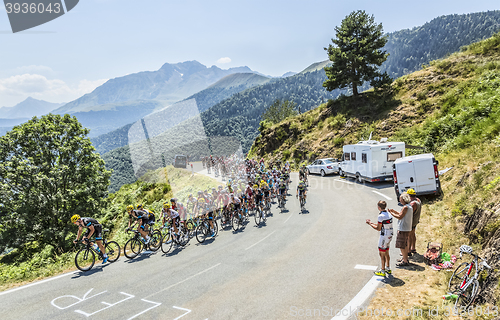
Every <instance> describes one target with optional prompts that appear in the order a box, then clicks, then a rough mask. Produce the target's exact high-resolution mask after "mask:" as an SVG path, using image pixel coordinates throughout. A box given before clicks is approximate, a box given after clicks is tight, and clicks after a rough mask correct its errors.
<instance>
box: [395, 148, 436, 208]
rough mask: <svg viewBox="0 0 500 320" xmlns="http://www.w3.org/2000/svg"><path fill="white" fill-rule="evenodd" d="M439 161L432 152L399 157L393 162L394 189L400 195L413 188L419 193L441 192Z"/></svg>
mask: <svg viewBox="0 0 500 320" xmlns="http://www.w3.org/2000/svg"><path fill="white" fill-rule="evenodd" d="M437 166H438V162H437V161H436V159H435V158H434V155H433V154H432V153H426V154H419V155H416V156H409V157H404V158H400V159H397V160H396V161H394V164H393V175H394V189H395V191H396V195H397V196H398V198H399V196H400V195H401V194H402V193H403V192H406V190H408V189H410V188H412V189H414V190H415V192H416V193H417V195H426V194H436V195H437V194H440V193H441V183H440V182H439V171H438V167H437Z"/></svg>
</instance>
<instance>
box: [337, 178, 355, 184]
mask: <svg viewBox="0 0 500 320" xmlns="http://www.w3.org/2000/svg"><path fill="white" fill-rule="evenodd" d="M335 181H340V182H343V183H347V184H355V183H352V182H349V181H345V180H341V179H335Z"/></svg>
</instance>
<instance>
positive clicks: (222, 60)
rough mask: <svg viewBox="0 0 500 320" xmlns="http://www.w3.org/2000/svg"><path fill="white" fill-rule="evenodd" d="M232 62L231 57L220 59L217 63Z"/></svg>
mask: <svg viewBox="0 0 500 320" xmlns="http://www.w3.org/2000/svg"><path fill="white" fill-rule="evenodd" d="M230 62H231V58H229V57H225V58H220V59H219V60H217V63H220V64H222V63H230Z"/></svg>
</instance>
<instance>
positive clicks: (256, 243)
mask: <svg viewBox="0 0 500 320" xmlns="http://www.w3.org/2000/svg"><path fill="white" fill-rule="evenodd" d="M275 232H276V230H274V231H273V232H271V233H270V234H268V235H267V236H265V237H264V238H262V239H260V240H259V241H257V242H255V243H254V244H252V245H251V246H250V247H248V248H246V249H245V251H246V250H248V249H250V248H253V247H254V246H256V245H258V244H259V243H261V242H262V241H264V240H266V239H267V238H269V237H270V236H271V235H272V234H273V233H275Z"/></svg>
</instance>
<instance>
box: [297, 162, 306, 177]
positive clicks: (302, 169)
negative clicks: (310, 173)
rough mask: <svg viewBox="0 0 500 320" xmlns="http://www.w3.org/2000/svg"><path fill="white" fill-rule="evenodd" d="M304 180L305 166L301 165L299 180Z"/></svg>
mask: <svg viewBox="0 0 500 320" xmlns="http://www.w3.org/2000/svg"><path fill="white" fill-rule="evenodd" d="M305 178H306V165H305V164H303V165H302V167H300V169H299V180H305Z"/></svg>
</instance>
